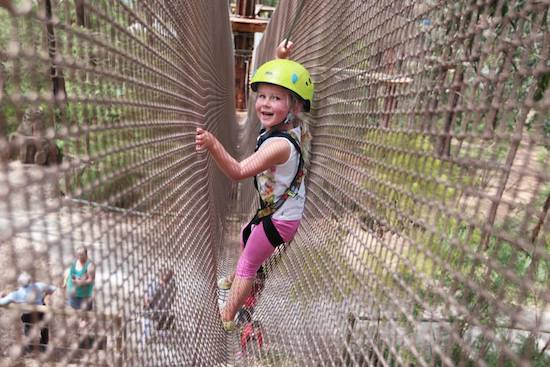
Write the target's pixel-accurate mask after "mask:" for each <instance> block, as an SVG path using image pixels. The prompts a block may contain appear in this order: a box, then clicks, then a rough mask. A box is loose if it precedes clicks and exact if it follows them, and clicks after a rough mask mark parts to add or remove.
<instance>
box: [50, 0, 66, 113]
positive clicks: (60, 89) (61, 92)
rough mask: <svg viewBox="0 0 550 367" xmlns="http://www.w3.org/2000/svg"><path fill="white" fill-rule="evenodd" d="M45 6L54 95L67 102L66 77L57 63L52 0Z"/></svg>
mask: <svg viewBox="0 0 550 367" xmlns="http://www.w3.org/2000/svg"><path fill="white" fill-rule="evenodd" d="M45 8H46V9H45V10H46V20H47V23H46V32H47V35H48V55H49V57H50V60H51V66H50V77H51V78H52V87H53V95H54V97H55V98H56V99H61V100H62V101H63V102H65V101H66V99H67V94H66V90H65V79H63V71H62V70H61V69H60V68H59V67H57V65H56V64H55V55H56V53H57V51H56V42H55V31H54V27H53V24H51V21H52V17H53V11H52V1H51V0H46V1H45Z"/></svg>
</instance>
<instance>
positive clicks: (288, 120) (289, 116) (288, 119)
mask: <svg viewBox="0 0 550 367" xmlns="http://www.w3.org/2000/svg"><path fill="white" fill-rule="evenodd" d="M292 121H294V114H293V113H292V112H290V111H289V112H288V113H287V114H286V117H285V119H284V120H283V122H281V124H283V125H286V124H289V123H291V122H292Z"/></svg>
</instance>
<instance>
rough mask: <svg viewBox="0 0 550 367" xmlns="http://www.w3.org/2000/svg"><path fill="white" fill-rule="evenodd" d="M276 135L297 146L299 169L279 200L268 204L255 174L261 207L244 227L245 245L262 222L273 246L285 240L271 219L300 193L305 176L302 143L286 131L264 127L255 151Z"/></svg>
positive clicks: (255, 183)
mask: <svg viewBox="0 0 550 367" xmlns="http://www.w3.org/2000/svg"><path fill="white" fill-rule="evenodd" d="M274 137H280V138H285V139H287V140H288V141H290V143H292V145H293V146H294V148H296V151H297V152H298V155H299V157H300V161H299V163H298V170H297V171H296V175H294V178H293V179H292V182H291V184H290V186H289V187H288V189H286V190H285V192H284V193H283V195H281V197H280V198H279V200H277V201H276V202H275V203H272V204H268V203H267V202H266V201H265V200H264V199H263V198H262V195H261V193H260V187H259V185H258V180H257V179H256V176H254V186H255V187H256V190H257V191H258V195H259V197H260V208H259V209H258V211H257V212H256V215H254V217H253V218H252V220H251V221H250V222H249V223H248V224H247V225H246V226H245V228H244V229H243V245H245V246H246V242H247V241H248V238H249V237H250V234H251V233H252V225H258V224H259V223H260V222H263V225H264V231H265V234H266V235H267V238H268V239H269V242H270V243H271V245H273V247H277V246H279V245H281V244H282V243H284V242H285V241H284V240H283V238H282V237H281V235H280V234H279V232H278V231H277V228H275V225H274V224H273V221H272V220H271V216H272V215H273V213H275V212H276V211H277V210H278V209H279V208H280V207H281V206H282V205H283V204H284V203H285V201H286V200H287V199H288V198H289V197H295V196H296V195H298V190H300V186H301V184H302V180H303V177H304V160H303V158H302V150H301V149H300V145H299V144H298V143H297V142H296V140H295V139H294V138H293V137H292V136H291V135H290V134H289V133H287V132H284V131H272V132H267V131H265V129H262V130H261V131H260V136H259V137H258V140H257V142H256V149H255V150H254V151H257V150H258V149H259V148H260V146H261V145H262V144H263V143H264V142H265V141H266V140H267V139H269V138H274Z"/></svg>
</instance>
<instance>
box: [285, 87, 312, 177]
mask: <svg viewBox="0 0 550 367" xmlns="http://www.w3.org/2000/svg"><path fill="white" fill-rule="evenodd" d="M290 101H291V103H292V104H293V105H294V104H296V103H300V104H303V103H304V102H303V100H302V99H301V98H300V97H298V96H297V95H296V94H295V93H294V92H290ZM312 121H313V118H312V117H311V115H310V114H309V113H307V112H304V111H301V112H299V113H298V114H296V115H294V119H293V121H292V122H293V124H294V127H298V126H299V127H300V130H301V134H302V135H301V136H300V145H301V150H302V159H303V160H304V166H305V168H308V167H309V152H310V149H311V134H310V133H309V125H310V124H311V122H312Z"/></svg>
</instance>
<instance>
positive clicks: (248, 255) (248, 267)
mask: <svg viewBox="0 0 550 367" xmlns="http://www.w3.org/2000/svg"><path fill="white" fill-rule="evenodd" d="M272 221H273V225H274V226H275V228H277V231H278V232H279V234H280V235H281V238H282V239H283V240H284V241H285V242H288V241H290V240H292V239H293V238H294V235H295V234H296V231H298V227H299V226H300V221H299V220H275V219H273V220H272ZM243 229H244V227H243V228H241V251H242V254H241V257H240V258H239V263H238V264H237V270H236V271H235V275H237V276H238V277H240V278H245V279H251V278H255V277H256V272H257V271H258V269H259V268H260V266H262V264H263V262H264V261H266V260H267V259H268V258H269V257H270V256H271V254H272V253H273V252H274V251H275V247H273V245H272V244H271V242H269V240H268V239H267V236H266V234H265V231H264V225H263V222H260V224H258V225H257V226H253V228H252V232H251V233H250V237H248V241H246V247H245V246H243V240H242V238H243V233H242V232H243V231H242V230H243ZM243 247H244V249H243Z"/></svg>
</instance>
